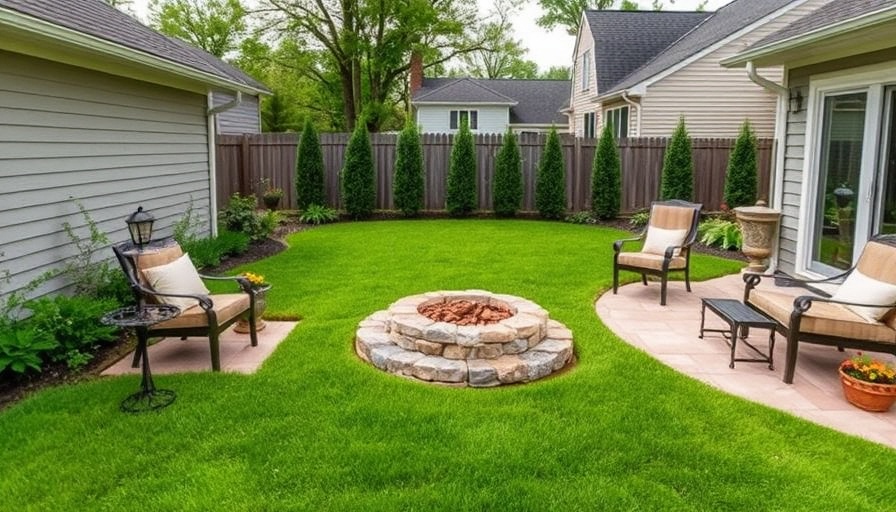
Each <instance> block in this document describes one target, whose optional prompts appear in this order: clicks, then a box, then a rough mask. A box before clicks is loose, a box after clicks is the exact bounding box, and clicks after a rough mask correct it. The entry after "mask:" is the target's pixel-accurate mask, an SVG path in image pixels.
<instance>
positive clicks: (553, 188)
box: [535, 128, 566, 219]
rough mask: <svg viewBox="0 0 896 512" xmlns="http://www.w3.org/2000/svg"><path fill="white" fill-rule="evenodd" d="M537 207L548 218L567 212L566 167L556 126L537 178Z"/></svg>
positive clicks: (549, 139)
mask: <svg viewBox="0 0 896 512" xmlns="http://www.w3.org/2000/svg"><path fill="white" fill-rule="evenodd" d="M535 207H536V208H538V213H539V214H540V215H541V216H542V217H544V218H546V219H559V218H560V217H562V216H563V214H564V213H565V212H566V168H565V165H564V163H563V151H562V149H561V148H560V137H559V136H558V135H557V130H556V128H551V131H550V133H548V140H547V142H546V143H545V145H544V153H542V155H541V160H540V161H539V162H538V177H537V178H536V180H535Z"/></svg>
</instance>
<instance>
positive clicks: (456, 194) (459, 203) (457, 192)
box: [445, 119, 476, 216]
mask: <svg viewBox="0 0 896 512" xmlns="http://www.w3.org/2000/svg"><path fill="white" fill-rule="evenodd" d="M445 209H446V210H448V213H449V214H451V215H454V216H464V215H469V214H471V213H473V211H474V210H475V209H476V146H475V145H474V143H473V134H472V133H470V126H469V123H468V122H467V120H466V119H464V120H462V122H461V124H460V130H458V132H457V134H455V135H454V146H453V147H452V148H451V162H450V163H449V165H448V187H447V192H446V194H445Z"/></svg>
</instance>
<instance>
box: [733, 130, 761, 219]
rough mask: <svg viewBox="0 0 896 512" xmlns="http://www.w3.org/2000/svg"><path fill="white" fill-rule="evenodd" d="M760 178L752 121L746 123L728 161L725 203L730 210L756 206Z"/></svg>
mask: <svg viewBox="0 0 896 512" xmlns="http://www.w3.org/2000/svg"><path fill="white" fill-rule="evenodd" d="M758 188H759V177H758V175H757V173H756V136H755V135H753V130H752V129H751V128H750V121H749V120H746V121H744V124H743V126H742V127H741V129H740V135H739V136H738V137H737V142H735V143H734V150H732V151H731V157H730V158H729V159H728V172H727V173H726V175H725V203H726V204H727V205H728V207H729V208H737V207H738V206H752V205H754V204H756V190H757V189H758Z"/></svg>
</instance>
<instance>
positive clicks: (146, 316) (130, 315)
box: [101, 304, 180, 412]
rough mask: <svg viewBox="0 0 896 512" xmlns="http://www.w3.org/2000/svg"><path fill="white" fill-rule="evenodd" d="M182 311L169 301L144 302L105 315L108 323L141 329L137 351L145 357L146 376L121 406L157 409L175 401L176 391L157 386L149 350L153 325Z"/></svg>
mask: <svg viewBox="0 0 896 512" xmlns="http://www.w3.org/2000/svg"><path fill="white" fill-rule="evenodd" d="M179 314H180V308H178V307H177V306H172V305H169V304H144V305H140V306H129V307H125V308H121V309H116V310H115V311H112V312H109V313H107V314H106V315H104V316H103V318H102V320H101V322H103V323H104V324H106V325H115V326H118V327H133V328H135V330H136V331H137V352H138V353H139V354H140V359H141V360H142V361H143V379H142V380H141V381H140V391H138V392H136V393H134V394H133V395H131V396H129V397H127V398H125V399H124V401H122V402H121V410H122V411H124V412H146V411H156V410H159V409H162V408H163V407H167V406H169V405H171V403H172V402H174V399H175V398H176V395H175V394H174V391H171V390H169V389H156V386H155V384H153V382H152V374H151V373H150V371H149V354H148V353H147V348H146V345H147V341H148V339H149V327H150V326H152V325H155V324H157V323H160V322H164V321H165V320H171V319H172V318H174V317H176V316H177V315H179Z"/></svg>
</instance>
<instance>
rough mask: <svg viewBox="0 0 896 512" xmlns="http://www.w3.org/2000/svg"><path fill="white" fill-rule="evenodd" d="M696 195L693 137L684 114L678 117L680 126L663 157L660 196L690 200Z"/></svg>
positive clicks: (676, 129)
mask: <svg viewBox="0 0 896 512" xmlns="http://www.w3.org/2000/svg"><path fill="white" fill-rule="evenodd" d="M693 195H694V164H693V160H692V158H691V138H690V136H688V130H687V128H686V127H685V125H684V116H682V117H680V118H679V119H678V126H677V127H676V128H675V132H674V133H672V138H671V139H669V146H668V147H667V148H666V156H665V157H664V158H663V176H662V180H661V185H660V197H661V198H662V199H663V200H664V201H665V200H669V199H684V200H685V201H690V200H691V199H692V197H693Z"/></svg>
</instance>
